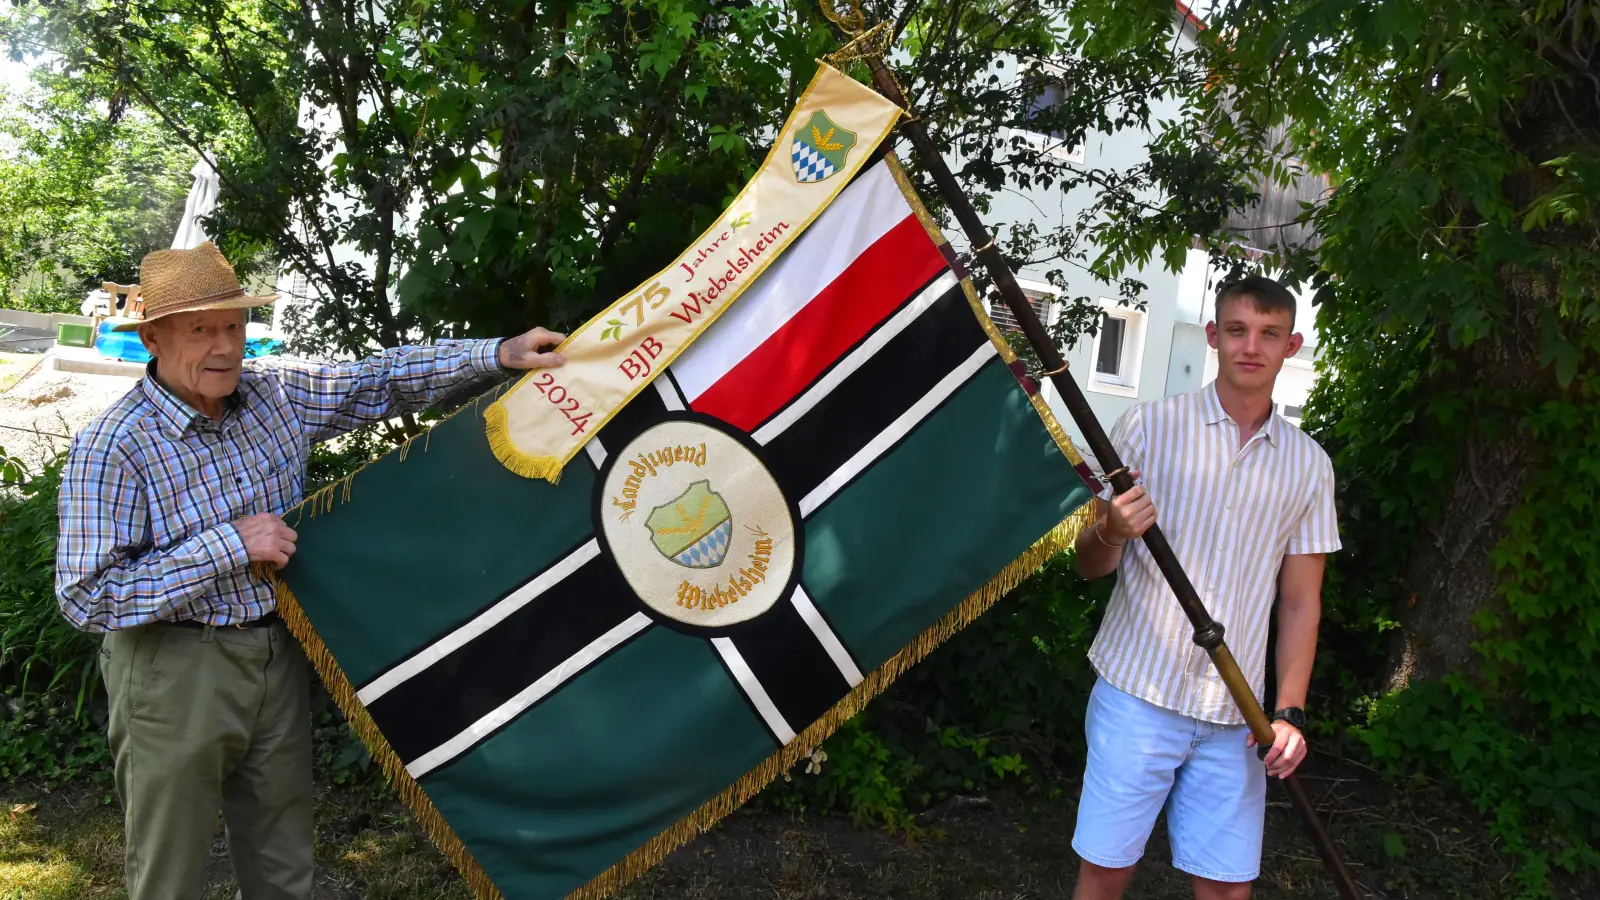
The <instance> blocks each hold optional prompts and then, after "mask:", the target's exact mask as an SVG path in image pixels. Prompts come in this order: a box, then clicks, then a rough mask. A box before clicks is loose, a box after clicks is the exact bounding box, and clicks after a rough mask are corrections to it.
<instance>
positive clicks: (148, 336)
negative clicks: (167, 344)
mask: <svg viewBox="0 0 1600 900" xmlns="http://www.w3.org/2000/svg"><path fill="white" fill-rule="evenodd" d="M139 343H141V344H144V349H145V352H147V353H149V354H150V355H151V356H160V355H161V354H160V353H158V352H156V348H157V347H159V346H160V345H161V335H160V334H159V332H158V329H157V327H156V323H155V322H146V323H144V324H143V325H140V326H139Z"/></svg>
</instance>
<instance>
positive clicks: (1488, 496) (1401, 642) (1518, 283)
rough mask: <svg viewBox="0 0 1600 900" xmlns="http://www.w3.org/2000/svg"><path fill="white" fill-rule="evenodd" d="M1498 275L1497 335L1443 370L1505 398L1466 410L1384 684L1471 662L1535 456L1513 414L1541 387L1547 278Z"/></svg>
mask: <svg viewBox="0 0 1600 900" xmlns="http://www.w3.org/2000/svg"><path fill="white" fill-rule="evenodd" d="M1498 280H1499V282H1500V287H1501V289H1502V290H1503V291H1504V296H1505V297H1506V298H1507V299H1508V300H1510V301H1511V302H1510V304H1509V305H1510V307H1511V309H1512V310H1514V312H1513V313H1512V315H1511V316H1510V317H1509V319H1510V321H1509V322H1508V323H1507V326H1506V328H1505V330H1504V331H1503V332H1502V333H1501V334H1500V335H1499V337H1498V338H1497V339H1492V340H1487V341H1483V342H1481V343H1479V344H1478V345H1476V346H1474V347H1472V348H1470V349H1468V350H1466V351H1464V352H1462V353H1459V354H1457V360H1456V361H1457V369H1458V373H1459V374H1452V375H1450V376H1446V377H1449V378H1451V379H1456V378H1463V379H1470V382H1471V383H1472V384H1473V386H1474V387H1475V388H1478V389H1480V390H1483V391H1484V392H1486V393H1487V394H1488V395H1490V396H1495V395H1498V396H1499V397H1502V398H1506V399H1504V400H1502V401H1499V402H1495V401H1490V403H1487V404H1483V405H1482V406H1481V407H1480V408H1479V409H1477V410H1475V412H1474V416H1473V421H1474V425H1473V431H1472V433H1471V434H1470V435H1469V436H1468V438H1467V440H1466V442H1465V443H1464V444H1463V446H1462V450H1461V456H1460V459H1459V462H1460V465H1459V467H1458V469H1457V471H1456V474H1455V478H1454V480H1453V481H1452V482H1451V483H1450V486H1449V488H1448V490H1447V493H1446V495H1445V498H1444V510H1443V513H1442V515H1441V516H1440V519H1439V522H1438V523H1437V524H1436V525H1434V526H1433V527H1431V528H1429V529H1427V531H1426V532H1425V533H1424V534H1423V535H1421V539H1420V540H1419V541H1418V542H1417V545H1416V548H1415V549H1414V550H1413V551H1412V553H1411V560H1410V563H1409V566H1408V568H1407V571H1406V582H1407V584H1408V585H1409V586H1410V588H1411V594H1410V596H1409V597H1408V598H1407V602H1406V605H1405V608H1404V609H1402V610H1401V611H1400V622H1401V625H1402V627H1401V628H1400V629H1399V630H1397V631H1396V632H1394V634H1393V636H1392V637H1391V638H1390V641H1389V677H1388V687H1389V689H1390V690H1399V689H1401V688H1404V687H1406V686H1407V685H1409V684H1410V683H1411V682H1412V681H1414V680H1421V681H1428V680H1432V679H1436V678H1438V677H1440V676H1441V675H1444V674H1446V673H1448V672H1450V671H1459V672H1463V673H1468V674H1471V673H1475V672H1476V671H1478V668H1479V667H1478V665H1477V663H1478V655H1477V651H1476V650H1475V649H1474V648H1473V643H1474V642H1476V641H1477V640H1478V638H1479V636H1480V631H1479V629H1478V626H1477V624H1476V622H1474V616H1475V615H1476V614H1477V613H1478V611H1479V610H1481V609H1484V608H1492V607H1494V606H1495V605H1496V604H1498V603H1500V598H1499V596H1498V590H1497V588H1498V584H1499V581H1498V578H1497V577H1496V573H1495V568H1494V558H1493V551H1494V549H1495V547H1496V546H1498V545H1499V543H1500V541H1501V540H1502V538H1504V536H1505V521H1506V516H1507V514H1509V513H1510V512H1511V511H1512V509H1514V508H1515V507H1516V506H1517V505H1518V504H1519V503H1520V502H1521V500H1522V492H1523V487H1524V486H1525V485H1526V484H1527V482H1528V478H1529V476H1530V475H1531V474H1532V473H1533V471H1534V467H1535V466H1536V465H1537V464H1538V446H1537V445H1536V443H1535V441H1534V439H1533V436H1532V435H1530V434H1529V433H1528V431H1527V429H1526V428H1524V427H1523V425H1522V417H1523V415H1524V414H1525V413H1526V412H1527V410H1529V409H1531V408H1532V407H1533V406H1534V405H1535V404H1537V403H1538V402H1540V400H1542V399H1543V398H1544V397H1545V396H1546V395H1547V394H1548V393H1549V390H1550V384H1549V383H1550V382H1551V380H1552V379H1551V375H1550V373H1549V372H1548V371H1547V370H1546V367H1544V366H1543V365H1541V363H1540V358H1539V334H1538V330H1537V328H1538V326H1537V322H1538V315H1539V314H1538V309H1539V308H1540V307H1541V306H1543V305H1545V304H1547V303H1549V302H1550V301H1549V300H1548V299H1547V297H1548V294H1549V287H1548V285H1546V284H1542V283H1540V282H1539V281H1538V280H1537V279H1534V278H1531V277H1529V275H1528V274H1527V273H1526V272H1521V271H1518V270H1514V269H1511V268H1510V267H1509V266H1508V267H1506V268H1505V269H1504V270H1503V271H1502V273H1501V277H1500V278H1499V279H1498ZM1491 404H1492V405H1491Z"/></svg>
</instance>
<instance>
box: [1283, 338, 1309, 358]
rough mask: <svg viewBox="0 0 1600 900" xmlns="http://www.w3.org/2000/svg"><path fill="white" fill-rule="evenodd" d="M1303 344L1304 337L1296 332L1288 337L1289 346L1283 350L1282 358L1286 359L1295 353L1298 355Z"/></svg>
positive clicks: (1304, 341)
mask: <svg viewBox="0 0 1600 900" xmlns="http://www.w3.org/2000/svg"><path fill="white" fill-rule="evenodd" d="M1305 343H1306V336H1305V335H1303V334H1301V333H1300V332H1298V331H1296V332H1295V333H1294V334H1291V335H1289V346H1287V347H1285V348H1284V350H1285V351H1286V352H1285V353H1284V354H1283V358H1284V359H1288V358H1289V357H1291V356H1293V355H1295V354H1296V353H1299V352H1300V348H1301V347H1304V346H1305Z"/></svg>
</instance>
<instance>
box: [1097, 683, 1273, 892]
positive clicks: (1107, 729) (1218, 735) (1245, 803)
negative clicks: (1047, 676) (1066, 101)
mask: <svg viewBox="0 0 1600 900" xmlns="http://www.w3.org/2000/svg"><path fill="white" fill-rule="evenodd" d="M1086 731H1087V733H1088V738H1089V762H1088V765H1087V766H1086V767H1085V769H1084V773H1083V799H1082V800H1081V801H1080V802H1079V804H1078V827H1077V830H1076V832H1075V833H1074V834H1073V836H1072V849H1073V850H1075V851H1077V854H1078V856H1080V857H1082V858H1083V859H1086V860H1088V861H1089V862H1092V863H1095V864H1097V865H1101V866H1105V867H1107V868H1111V869H1120V868H1123V867H1125V866H1131V865H1133V864H1134V863H1136V862H1138V861H1139V857H1141V856H1143V855H1144V846H1145V843H1146V842H1147V841H1148V840H1149V839H1150V830H1151V829H1152V828H1153V827H1154V826H1155V822H1156V814H1157V813H1159V812H1161V808H1162V807H1163V806H1165V807H1166V810H1167V835H1168V837H1169V839H1170V841H1171V843H1172V864H1173V865H1174V866H1176V867H1177V868H1179V869H1182V870H1183V871H1185V872H1188V873H1189V874H1191V875H1199V876H1200V877H1202V878H1209V879H1211V880H1212V881H1234V882H1238V881H1254V880H1255V878H1256V876H1257V875H1258V874H1260V872H1261V831H1262V828H1263V827H1264V825H1265V820H1266V813H1267V770H1266V767H1265V766H1264V765H1262V763H1261V761H1260V759H1258V758H1257V757H1256V751H1255V748H1254V747H1246V746H1245V738H1246V737H1247V736H1248V735H1249V733H1250V730H1249V727H1248V726H1245V725H1213V724H1211V723H1209V722H1201V721H1199V720H1197V719H1191V718H1190V717H1188V716H1185V715H1180V714H1178V713H1175V712H1172V711H1171V710H1166V709H1162V708H1161V707H1159V706H1156V705H1154V704H1152V703H1147V702H1145V701H1143V700H1140V699H1139V698H1138V697H1135V696H1133V695H1132V694H1128V693H1126V692H1124V691H1120V690H1118V689H1117V688H1114V687H1112V686H1111V685H1109V684H1107V683H1106V682H1105V681H1103V680H1101V679H1096V680H1095V685H1094V692H1093V693H1092V694H1090V696H1089V713H1088V716H1087V717H1086Z"/></svg>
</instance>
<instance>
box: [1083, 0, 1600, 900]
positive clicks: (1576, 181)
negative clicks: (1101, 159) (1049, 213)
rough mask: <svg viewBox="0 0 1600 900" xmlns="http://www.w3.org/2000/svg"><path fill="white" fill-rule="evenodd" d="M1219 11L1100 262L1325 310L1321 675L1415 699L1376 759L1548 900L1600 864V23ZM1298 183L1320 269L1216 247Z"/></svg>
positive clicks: (1120, 16) (1567, 13)
mask: <svg viewBox="0 0 1600 900" xmlns="http://www.w3.org/2000/svg"><path fill="white" fill-rule="evenodd" d="M1158 5H1163V4H1160V3H1159V2H1158V0H1124V2H1108V3H1104V4H1095V6H1094V9H1095V12H1092V13H1091V12H1086V13H1085V14H1086V15H1091V16H1099V17H1101V18H1100V21H1101V22H1102V23H1104V24H1105V25H1107V26H1108V27H1111V28H1117V27H1121V25H1120V24H1119V23H1121V22H1123V21H1126V19H1127V18H1128V17H1129V15H1130V11H1132V10H1139V9H1154V8H1155V7H1157V6H1158ZM1214 12H1215V14H1214V16H1213V18H1212V20H1211V22H1210V26H1211V27H1210V28H1208V29H1207V30H1206V31H1205V32H1204V34H1203V35H1202V56H1201V61H1202V62H1203V63H1204V65H1205V71H1206V73H1207V79H1206V83H1205V85H1204V87H1203V88H1201V89H1199V90H1195V91H1193V92H1192V93H1191V94H1190V95H1189V96H1188V98H1187V100H1188V105H1187V107H1186V111H1185V114H1184V115H1183V116H1182V117H1181V118H1180V119H1178V120H1176V121H1174V122H1172V123H1170V125H1169V127H1168V128H1167V129H1166V130H1165V131H1164V133H1163V134H1162V135H1161V137H1160V138H1159V139H1158V141H1157V142H1156V145H1155V148H1154V150H1153V152H1152V160H1151V163H1150V164H1149V165H1147V166H1144V167H1142V168H1141V170H1140V171H1137V172H1133V173H1130V181H1131V183H1132V184H1134V185H1136V186H1137V187H1139V188H1140V189H1142V190H1144V191H1146V192H1147V193H1150V194H1154V195H1155V196H1158V197H1159V198H1160V200H1159V203H1157V204H1155V206H1154V207H1152V206H1151V205H1150V204H1133V203H1128V202H1124V200H1123V198H1121V197H1119V196H1117V195H1114V194H1106V195H1102V197H1101V202H1100V203H1099V204H1098V212H1099V213H1100V214H1102V215H1104V216H1105V217H1106V221H1107V222H1108V225H1107V227H1106V228H1105V229H1103V230H1102V231H1101V232H1100V238H1101V240H1102V244H1101V246H1102V250H1103V253H1102V255H1101V256H1100V257H1099V258H1098V259H1097V262H1098V263H1099V264H1101V265H1104V266H1106V267H1107V268H1108V269H1110V270H1111V271H1115V270H1116V268H1117V267H1118V266H1120V265H1122V264H1125V263H1127V262H1128V261H1137V260H1140V259H1148V258H1150V257H1151V255H1152V254H1155V253H1172V252H1173V251H1174V250H1176V249H1178V248H1186V247H1189V246H1192V244H1193V242H1194V241H1195V240H1196V239H1197V238H1198V239H1199V240H1200V241H1201V242H1202V244H1203V245H1204V246H1206V247H1208V248H1209V249H1210V250H1211V251H1212V253H1213V256H1214V258H1216V259H1217V260H1219V261H1222V262H1224V263H1228V264H1231V265H1233V266H1235V267H1237V268H1241V269H1243V268H1269V269H1274V270H1281V271H1283V272H1285V273H1286V274H1287V276H1288V277H1289V278H1291V279H1295V280H1300V281H1302V283H1306V284H1309V285H1310V286H1311V287H1312V288H1313V289H1314V290H1315V296H1316V299H1317V302H1318V303H1319V305H1320V310H1319V315H1318V325H1319V330H1320V333H1321V336H1322V339H1323V340H1322V344H1321V348H1320V349H1321V353H1322V357H1323V358H1322V367H1323V372H1324V378H1323V380H1322V382H1321V384H1320V385H1319V387H1318V388H1317V390H1316V392H1315V393H1314V394H1313V397H1312V399H1311V403H1310V407H1309V409H1308V412H1309V415H1308V418H1307V424H1308V426H1309V427H1310V428H1312V429H1313V431H1314V432H1315V433H1316V434H1317V435H1318V437H1319V438H1320V439H1321V440H1322V442H1323V444H1324V446H1325V447H1326V448H1327V449H1328V450H1329V451H1330V452H1331V453H1332V454H1333V456H1334V463H1335V468H1336V471H1337V474H1338V478H1339V484H1340V500H1341V510H1342V517H1341V518H1342V520H1343V524H1344V528H1343V533H1344V537H1345V550H1344V552H1342V553H1340V554H1338V556H1337V557H1336V558H1335V560H1334V561H1333V565H1334V571H1333V577H1332V579H1331V586H1332V589H1331V591H1330V601H1331V602H1330V606H1329V612H1330V619H1331V621H1332V622H1333V623H1334V624H1335V625H1338V626H1342V627H1340V628H1334V629H1328V631H1329V632H1332V633H1333V635H1332V636H1333V638H1334V643H1335V644H1336V646H1338V647H1339V649H1340V650H1341V651H1342V652H1344V654H1345V655H1343V656H1341V657H1340V658H1339V659H1338V660H1337V662H1336V663H1335V664H1334V665H1333V666H1324V667H1322V672H1323V677H1324V678H1327V679H1328V680H1329V681H1334V680H1336V679H1337V678H1339V677H1347V678H1348V677H1349V676H1350V674H1351V673H1352V672H1354V673H1357V674H1356V678H1358V679H1365V678H1367V677H1369V676H1368V675H1367V674H1365V673H1368V672H1371V673H1373V674H1375V675H1378V676H1380V677H1378V678H1374V679H1373V680H1372V681H1369V682H1367V683H1366V688H1367V690H1372V689H1376V690H1377V692H1380V693H1381V692H1383V691H1384V689H1389V690H1396V689H1405V690H1400V691H1399V692H1398V693H1394V694H1392V695H1391V696H1388V697H1386V698H1383V699H1382V700H1380V702H1379V703H1378V704H1377V705H1376V707H1374V708H1373V717H1372V719H1371V721H1370V724H1368V725H1367V727H1366V728H1365V730H1364V731H1363V734H1364V735H1365V737H1366V738H1367V740H1368V743H1369V746H1370V747H1371V748H1372V750H1373V752H1374V755H1375V756H1376V757H1377V758H1378V759H1379V760H1381V761H1384V762H1386V763H1388V764H1390V765H1395V766H1399V765H1401V764H1402V763H1403V764H1405V765H1406V767H1408V768H1409V767H1415V766H1419V765H1420V766H1423V767H1437V771H1439V772H1442V773H1444V774H1446V775H1447V776H1448V777H1451V778H1452V779H1454V780H1455V781H1456V783H1457V784H1460V785H1461V786H1463V787H1464V788H1465V789H1466V791H1467V793H1468V795H1469V796H1470V797H1472V799H1473V800H1474V801H1476V802H1477V803H1478V805H1479V806H1480V808H1481V809H1483V810H1484V811H1485V812H1489V813H1492V814H1493V815H1492V818H1493V825H1492V827H1493V829H1494V830H1495V833H1496V834H1497V835H1498V836H1499V837H1501V838H1503V839H1504V840H1505V841H1506V843H1507V845H1508V846H1509V848H1510V849H1511V850H1513V851H1515V852H1517V853H1520V854H1522V856H1523V860H1524V868H1523V870H1522V872H1521V873H1520V874H1521V875H1522V877H1523V879H1524V886H1525V887H1526V888H1527V889H1529V890H1530V892H1532V893H1539V892H1541V891H1543V890H1544V889H1545V885H1544V881H1543V878H1544V875H1543V873H1544V872H1545V871H1546V870H1548V868H1550V867H1551V866H1552V865H1559V866H1562V867H1566V868H1569V869H1571V868H1576V867H1578V866H1581V865H1588V866H1595V865H1597V864H1600V826H1597V822H1600V815H1597V813H1600V805H1597V804H1596V801H1595V799H1594V796H1593V794H1592V788H1593V786H1594V785H1596V784H1600V753H1597V752H1596V750H1595V746H1596V740H1597V738H1600V729H1597V728H1596V723H1597V717H1596V713H1597V712H1600V552H1597V551H1596V547H1597V546H1600V532H1597V529H1596V525H1595V519H1594V509H1595V504H1596V503H1597V502H1600V468H1597V466H1596V463H1595V460H1596V459H1597V458H1600V437H1597V435H1600V378H1597V372H1600V366H1597V363H1600V353H1597V351H1600V4H1597V3H1595V2H1593V0H1540V2H1515V0H1470V2H1469V0H1378V2H1369V3H1347V2H1342V0H1267V2H1261V0H1248V2H1247V0H1227V2H1223V3H1221V4H1219V6H1218V7H1217V8H1216V10H1215V11H1214ZM1150 37H1151V35H1150V34H1149V33H1148V32H1146V33H1145V34H1144V35H1140V34H1137V33H1132V34H1129V35H1128V39H1129V40H1130V41H1133V42H1140V41H1147V40H1149V39H1150ZM1175 161H1176V162H1175ZM1306 171H1311V172H1320V173H1326V174H1327V175H1328V176H1329V178H1330V186H1329V189H1328V190H1327V191H1326V192H1325V193H1324V194H1323V195H1322V196H1321V197H1319V198H1316V199H1315V200H1313V201H1312V202H1309V203H1308V204H1307V205H1306V207H1305V208H1304V209H1303V211H1302V212H1301V213H1300V215H1298V216H1297V217H1295V221H1296V222H1298V223H1299V224H1301V225H1304V226H1309V228H1310V229H1312V230H1314V232H1315V234H1316V235H1317V237H1318V241H1319V243H1318V242H1306V243H1301V244H1298V245H1296V244H1290V243H1287V242H1278V243H1277V244H1276V245H1274V246H1270V247H1268V248H1267V249H1268V250H1270V251H1271V252H1270V253H1269V255H1268V256H1267V257H1265V258H1260V257H1257V256H1254V255H1252V253H1251V252H1249V251H1247V250H1246V249H1245V245H1246V244H1250V243H1256V244H1258V245H1259V242H1258V241H1256V240H1254V236H1252V235H1247V234H1242V233H1238V232H1233V233H1230V232H1229V230H1228V229H1227V228H1226V227H1223V226H1225V223H1226V222H1227V219H1228V215H1229V211H1230V210H1232V209H1236V208H1237V207H1238V206H1239V202H1238V199H1237V198H1238V196H1239V192H1241V191H1243V192H1244V193H1245V194H1246V196H1247V201H1246V202H1247V203H1249V202H1253V195H1255V194H1256V193H1257V191H1256V189H1255V188H1254V185H1255V184H1258V183H1259V180H1260V179H1266V180H1267V181H1269V182H1271V183H1277V184H1285V183H1287V182H1288V180H1289V179H1290V178H1291V177H1293V176H1294V175H1295V174H1296V173H1297V172H1306ZM1325 633H1326V632H1325ZM1385 637H1387V638H1388V640H1387V641H1385V640H1384V638H1385ZM1385 643H1387V647H1385V646H1384V645H1385ZM1352 651H1354V655H1351V652H1352ZM1362 654H1365V657H1366V658H1365V659H1363V658H1362ZM1330 669H1334V670H1335V671H1333V672H1330V671H1329V670H1330Z"/></svg>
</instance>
